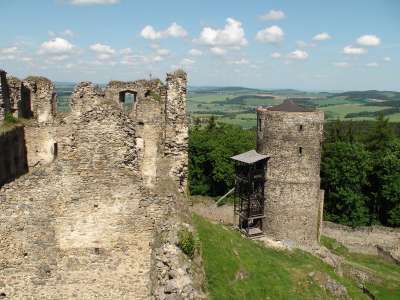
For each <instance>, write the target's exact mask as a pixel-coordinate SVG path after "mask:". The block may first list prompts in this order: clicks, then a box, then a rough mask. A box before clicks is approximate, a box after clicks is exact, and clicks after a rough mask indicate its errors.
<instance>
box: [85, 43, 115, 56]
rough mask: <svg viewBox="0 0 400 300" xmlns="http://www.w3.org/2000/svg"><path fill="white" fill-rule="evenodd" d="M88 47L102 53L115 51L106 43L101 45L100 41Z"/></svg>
mask: <svg viewBox="0 0 400 300" xmlns="http://www.w3.org/2000/svg"><path fill="white" fill-rule="evenodd" d="M89 48H90V50H92V51H94V52H96V53H103V54H114V53H115V50H114V49H113V48H111V47H110V46H108V45H103V44H100V43H96V44H93V45H91V46H90V47H89Z"/></svg>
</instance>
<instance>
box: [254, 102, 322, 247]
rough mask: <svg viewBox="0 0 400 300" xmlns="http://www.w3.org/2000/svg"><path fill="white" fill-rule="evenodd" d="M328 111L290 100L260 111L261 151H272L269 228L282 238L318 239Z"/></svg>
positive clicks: (267, 206) (268, 185) (267, 184)
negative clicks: (299, 104)
mask: <svg viewBox="0 0 400 300" xmlns="http://www.w3.org/2000/svg"><path fill="white" fill-rule="evenodd" d="M323 123H324V113H323V112H322V111H311V110H307V109H305V108H303V107H300V106H298V105H297V104H296V103H294V102H292V101H290V100H286V101H285V102H284V103H282V104H281V105H278V106H275V107H271V108H258V109H257V152H258V153H261V154H267V155H268V156H269V157H270V158H269V160H268V168H267V173H266V182H265V199H266V201H265V213H266V218H265V232H266V233H267V234H270V235H271V236H273V237H275V238H277V239H280V240H293V241H296V242H299V243H312V242H317V241H319V236H320V232H321V222H322V212H323V199H324V194H323V191H322V190H321V189H320V177H319V176H320V162H321V145H322V138H323Z"/></svg>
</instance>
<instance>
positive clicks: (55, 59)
mask: <svg viewBox="0 0 400 300" xmlns="http://www.w3.org/2000/svg"><path fill="white" fill-rule="evenodd" d="M68 58H69V55H56V56H52V57H50V59H51V60H54V61H63V60H66V59H68Z"/></svg>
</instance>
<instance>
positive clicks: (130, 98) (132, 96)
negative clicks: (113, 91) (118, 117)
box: [119, 91, 137, 111]
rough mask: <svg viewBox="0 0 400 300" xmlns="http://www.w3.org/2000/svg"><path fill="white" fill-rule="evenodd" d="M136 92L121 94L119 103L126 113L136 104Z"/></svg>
mask: <svg viewBox="0 0 400 300" xmlns="http://www.w3.org/2000/svg"><path fill="white" fill-rule="evenodd" d="M136 95H137V93H136V92H133V91H122V92H120V93H119V103H120V104H121V107H122V108H123V110H124V111H131V110H132V107H133V105H134V104H135V102H136Z"/></svg>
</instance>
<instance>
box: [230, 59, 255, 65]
mask: <svg viewBox="0 0 400 300" xmlns="http://www.w3.org/2000/svg"><path fill="white" fill-rule="evenodd" d="M227 63H228V64H230V65H247V64H249V63H250V62H249V61H248V60H247V59H244V58H241V59H238V60H230V61H227Z"/></svg>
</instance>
